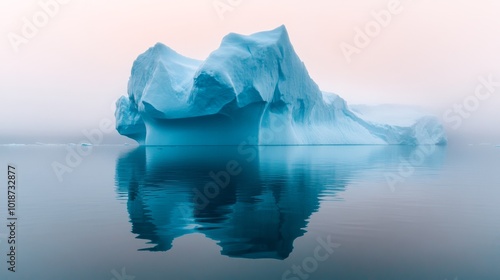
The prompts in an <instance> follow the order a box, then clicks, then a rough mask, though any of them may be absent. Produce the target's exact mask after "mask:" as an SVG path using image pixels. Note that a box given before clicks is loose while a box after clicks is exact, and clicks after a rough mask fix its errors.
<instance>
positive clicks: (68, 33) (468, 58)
mask: <svg viewBox="0 0 500 280" xmlns="http://www.w3.org/2000/svg"><path fill="white" fill-rule="evenodd" d="M41 1H42V2H49V1H50V0H41ZM38 2H39V1H31V0H29V1H28V0H2V1H0V34H1V36H2V37H1V38H2V39H1V40H0V62H1V64H0V81H1V82H0V94H1V96H2V101H1V102H0V133H1V134H0V143H5V142H13V141H17V140H19V139H22V138H21V137H22V136H30V137H29V139H30V142H33V139H40V141H43V140H44V139H51V141H52V139H55V138H57V137H61V139H63V138H64V139H67V137H68V136H72V137H73V136H74V137H77V138H78V137H80V138H81V130H82V129H85V128H87V129H90V128H94V127H97V126H98V123H99V121H100V120H101V119H103V118H109V119H112V118H113V114H112V111H111V109H110V107H111V104H112V103H113V102H114V101H115V100H116V99H117V98H118V97H119V96H121V95H124V94H126V86H127V80H128V77H129V75H130V68H131V66H132V63H133V61H134V59H135V58H136V57H137V56H138V55H139V54H140V53H142V52H144V51H145V50H146V49H147V48H148V47H150V46H152V45H154V44H155V43H156V42H163V43H165V44H166V45H168V46H170V47H172V48H173V49H175V50H177V51H178V52H179V53H181V54H184V55H186V56H190V57H193V58H198V59H204V58H206V57H207V56H208V54H209V53H210V52H211V51H213V50H215V49H216V48H217V47H218V45H219V43H220V40H221V39H222V37H223V36H224V35H226V34H227V33H229V32H236V33H243V34H250V33H254V32H258V31H262V30H268V29H273V28H275V27H277V26H279V25H281V24H285V25H286V27H287V29H288V31H289V34H290V38H291V40H292V43H293V44H294V46H295V49H296V51H297V53H298V54H299V56H300V57H301V59H302V60H303V61H304V62H305V64H306V66H307V67H308V69H309V72H310V74H311V76H312V77H313V79H314V80H315V81H316V82H317V83H318V84H319V86H320V87H321V88H322V89H323V90H327V91H332V92H336V93H338V94H340V95H341V96H342V97H344V98H345V99H346V100H347V101H348V102H350V103H368V104H380V103H405V104H416V105H421V106H425V107H428V108H429V109H430V110H431V111H433V112H434V113H436V114H438V115H439V116H442V115H443V113H444V112H445V111H446V110H448V109H450V108H452V105H453V104H455V103H462V102H463V101H464V99H465V98H467V97H468V96H470V95H472V94H473V93H474V90H475V88H476V87H477V85H478V83H479V82H478V78H479V77H480V76H485V77H486V76H488V75H490V74H491V75H493V77H497V78H496V79H497V80H499V81H500V67H499V66H500V17H499V16H498V15H499V14H500V1H494V0H489V1H488V0H479V1H465V0H458V1H457V0H441V1H432V0H419V1H416V0H413V1H411V0H401V1H400V3H401V9H402V10H401V12H400V13H398V14H397V15H393V16H392V19H391V21H390V23H389V24H388V25H387V26H386V27H383V28H381V30H380V32H379V34H378V35H377V36H375V37H374V38H372V41H371V43H370V44H369V45H368V46H366V47H365V48H363V49H361V50H360V53H359V54H355V55H353V56H352V57H351V58H352V61H351V63H348V62H347V60H346V59H345V57H344V55H343V53H342V51H341V49H340V47H339V46H340V44H341V43H342V42H345V43H348V44H353V43H354V35H355V28H356V27H359V28H361V29H364V28H365V25H366V24H368V23H370V22H371V21H372V20H373V15H372V12H379V11H381V10H383V9H387V5H388V3H390V2H391V0H366V1H352V0H329V1H327V0H316V1H314V0H312V1H303V0H286V1H284V0H277V1H264V0H240V1H236V0H232V1H231V0H220V1H213V0H191V1H189V0H187V1H179V0H177V1H174V0H170V1H168V0H162V1H160V0H146V1H126V0H120V1H118V0H110V1H98V0H93V1H89V0H72V1H68V2H69V3H67V4H64V5H63V4H61V5H60V9H59V11H57V12H56V13H55V15H54V17H51V18H49V20H48V23H47V24H46V26H44V27H42V28H40V29H39V30H38V32H37V34H36V35H35V36H34V37H33V38H31V39H29V40H28V42H27V43H26V44H22V45H20V46H19V51H18V52H15V51H14V48H13V47H12V45H11V44H10V42H9V37H8V36H9V34H12V33H16V34H21V29H22V27H23V18H24V17H26V18H27V19H29V20H32V17H33V16H34V15H36V13H38V12H40V11H43V10H42V7H41V6H40V4H38ZM216 2H219V3H236V5H235V7H233V8H232V10H231V11H227V12H225V13H224V14H223V18H221V17H220V16H219V14H218V13H217V11H216V9H215V8H214V3H216ZM499 109H500V88H498V92H495V93H494V94H493V95H492V96H491V97H490V98H489V99H488V100H485V101H481V104H480V108H479V109H478V110H477V111H475V112H473V113H472V114H471V116H470V117H469V118H467V119H465V120H464V122H463V125H462V126H460V128H458V129H457V130H453V129H451V130H450V135H452V136H453V137H462V138H470V139H471V140H470V141H474V142H477V143H479V142H496V144H500V132H499V129H500V110H499ZM49 136H50V137H49ZM26 139H28V138H26ZM110 139H113V141H114V140H115V139H118V138H117V136H116V135H112V136H110ZM19 141H21V140H19ZM47 141H48V140H47ZM54 141H55V140H54ZM117 141H122V139H120V140H117Z"/></svg>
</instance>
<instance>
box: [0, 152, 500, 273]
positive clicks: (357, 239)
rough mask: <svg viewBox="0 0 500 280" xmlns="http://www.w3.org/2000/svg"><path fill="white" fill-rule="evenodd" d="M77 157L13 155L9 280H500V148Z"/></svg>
mask: <svg viewBox="0 0 500 280" xmlns="http://www.w3.org/2000/svg"><path fill="white" fill-rule="evenodd" d="M70 148H71V149H74V148H75V147H69V146H59V147H43V146H31V147H28V146H26V147H0V155H1V157H0V164H1V165H0V168H1V170H3V171H1V173H0V174H2V175H1V176H0V182H1V184H0V186H3V187H2V188H1V189H2V190H1V193H2V195H1V196H0V226H1V227H0V237H1V243H0V254H1V255H0V260H1V263H0V279H106V280H109V279H116V280H122V279H136V280H142V279H144V280H149V279H277V280H278V279H290V280H297V279H363V280H366V279H441V280H444V279H450V280H451V279H460V280H463V279H500V265H499V264H500V219H499V218H500V148H496V147H493V146H475V147H468V146H466V147H453V148H452V147H425V146H424V147H395V146H392V147H384V146H318V147H261V148H259V149H257V148H254V147H243V148H240V149H238V147H148V148H135V147H117V146H115V147H113V146H109V147H93V148H91V149H92V150H90V151H89V150H88V149H89V148H85V149H86V150H85V149H83V148H82V149H83V150H85V151H87V152H88V155H85V156H83V157H81V158H78V157H75V155H74V154H72V153H70V152H69V149H70ZM67 159H68V161H67ZM9 163H12V164H14V165H15V166H16V167H17V185H18V187H17V194H16V195H17V197H16V200H17V205H16V214H17V217H18V218H19V220H18V221H17V224H16V226H17V227H16V231H17V232H16V242H17V243H16V245H17V247H16V250H17V251H16V270H17V272H15V273H11V272H8V271H7V268H8V264H7V262H6V260H7V256H6V254H7V253H8V246H7V243H6V241H7V239H6V237H8V236H7V235H6V233H7V231H6V229H7V224H8V222H7V211H6V210H7V198H6V197H5V195H4V194H6V192H7V165H8V164H9ZM58 164H60V165H58ZM62 165H66V166H67V169H64V170H65V171H67V172H65V173H61V169H59V172H60V174H59V175H60V178H58V176H57V172H54V166H59V167H61V166H62ZM59 179H61V180H59ZM134 277H135V278H134Z"/></svg>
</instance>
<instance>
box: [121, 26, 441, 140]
mask: <svg viewBox="0 0 500 280" xmlns="http://www.w3.org/2000/svg"><path fill="white" fill-rule="evenodd" d="M116 105H117V109H116V114H115V115H116V124H117V130H118V132H120V133H121V134H122V135H125V136H128V137H130V138H132V139H135V140H136V141H138V142H139V143H143V144H147V145H238V144H240V143H242V142H244V141H247V139H248V138H254V139H257V141H256V142H257V143H258V144H261V145H297V144H300V145H311V144H407V145H415V144H443V143H445V142H446V136H445V132H444V129H443V126H442V125H441V124H440V121H439V119H438V118H436V117H434V116H430V115H428V114H427V113H424V112H421V111H419V110H414V109H410V108H407V107H402V106H399V107H384V108H381V107H363V106H358V107H357V108H350V107H349V106H348V105H347V104H346V102H345V100H344V99H342V98H341V97H340V96H338V95H336V94H332V93H326V92H322V91H321V90H320V89H319V87H318V85H317V84H316V83H315V82H314V81H313V80H312V79H311V77H310V76H309V74H308V71H307V69H306V67H305V65H304V63H303V62H302V61H301V60H300V58H299V57H298V55H297V54H296V53H295V50H294V48H293V46H292V44H291V42H290V39H289V36H288V33H287V30H286V29H285V27H284V26H282V27H279V28H277V29H275V30H271V31H266V32H260V33H257V34H253V35H250V36H243V35H238V34H229V35H227V36H226V37H225V38H224V39H223V41H222V43H221V45H220V47H219V49H217V50H216V51H214V52H213V53H212V54H210V56H209V57H208V58H207V59H206V60H205V61H203V62H202V61H198V60H194V59H190V58H187V57H184V56H182V55H180V54H178V53H176V52H175V51H173V50H172V49H170V48H168V47H167V46H165V45H162V44H157V45H155V46H154V47H152V48H150V49H149V50H147V51H146V52H145V53H144V54H142V55H140V56H139V57H138V58H137V60H136V61H135V62H134V65H133V67H132V74H131V77H130V80H129V85H128V96H127V97H125V96H124V97H121V98H120V99H119V100H118V102H117V104H116ZM380 116H382V118H381V117H380ZM386 116H389V117H388V118H387V117H386ZM394 120H397V123H394ZM400 120H405V121H404V122H401V121H400ZM270 133H272V137H269V134H270Z"/></svg>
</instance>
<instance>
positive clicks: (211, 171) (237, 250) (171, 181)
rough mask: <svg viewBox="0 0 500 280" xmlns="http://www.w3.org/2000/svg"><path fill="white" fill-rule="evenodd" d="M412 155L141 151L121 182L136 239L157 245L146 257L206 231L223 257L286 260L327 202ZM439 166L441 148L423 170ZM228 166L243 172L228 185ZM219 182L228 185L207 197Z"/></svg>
mask: <svg viewBox="0 0 500 280" xmlns="http://www.w3.org/2000/svg"><path fill="white" fill-rule="evenodd" d="M257 149H258V150H257ZM414 151H415V148H410V147H399V146H389V147H387V146H375V147H369V146H343V147H328V146H323V147H321V146H318V147H261V148H257V147H251V146H247V147H243V148H240V149H238V148H237V147H222V146H217V147H140V148H137V149H136V150H133V151H131V152H130V153H128V154H125V155H124V156H122V157H121V158H120V159H119V160H118V162H117V168H116V172H117V173H116V182H117V187H118V193H119V195H120V196H122V197H123V198H126V199H127V201H128V203H127V206H128V212H129V214H130V220H131V223H132V232H133V233H134V234H137V235H138V236H137V238H140V239H145V240H148V241H150V243H151V244H152V245H153V246H151V247H150V248H147V249H145V250H150V251H166V250H169V249H170V248H171V246H172V243H173V240H174V239H176V238H178V237H180V236H183V235H185V234H189V233H193V232H201V233H204V234H205V235H206V236H207V237H208V238H211V239H213V240H217V242H218V245H219V246H220V247H221V248H222V251H221V253H222V254H223V255H227V256H231V257H243V258H275V259H285V258H287V257H288V255H289V254H290V253H291V252H292V250H293V242H294V240H295V239H296V238H298V237H300V236H302V235H303V234H304V232H305V229H306V227H307V224H308V220H309V218H310V217H311V215H312V214H313V213H314V212H316V211H318V209H319V205H320V200H321V199H322V197H325V196H335V195H336V194H337V193H338V192H342V191H344V190H345V186H346V185H347V184H348V183H349V181H350V180H351V179H352V178H357V177H359V176H366V174H365V173H366V172H369V171H367V170H372V173H371V174H368V175H369V176H372V175H373V174H374V173H373V172H375V173H376V174H378V173H377V171H373V170H378V169H377V168H379V169H383V168H384V167H386V166H397V165H398V164H399V162H400V161H401V160H402V159H405V158H409V157H411V155H412V154H414ZM441 159H442V148H436V151H435V152H434V153H433V154H432V155H429V156H428V157H427V159H426V163H425V164H429V165H435V164H440V161H441ZM230 162H232V163H234V162H236V163H237V164H238V165H237V166H238V168H239V170H240V171H241V172H240V173H239V174H238V175H236V176H230V178H229V180H226V178H225V177H224V176H218V175H217V174H222V173H220V172H223V171H225V170H227V167H228V163H230ZM213 175H215V176H213ZM379 176H380V175H379ZM214 178H222V180H221V181H224V182H226V183H227V184H224V185H225V186H224V188H222V187H221V188H219V189H218V191H214V189H212V190H209V191H207V189H206V186H207V185H209V184H210V183H213V182H217V179H214ZM381 180H383V178H381ZM221 185H222V184H221Z"/></svg>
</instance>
